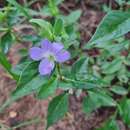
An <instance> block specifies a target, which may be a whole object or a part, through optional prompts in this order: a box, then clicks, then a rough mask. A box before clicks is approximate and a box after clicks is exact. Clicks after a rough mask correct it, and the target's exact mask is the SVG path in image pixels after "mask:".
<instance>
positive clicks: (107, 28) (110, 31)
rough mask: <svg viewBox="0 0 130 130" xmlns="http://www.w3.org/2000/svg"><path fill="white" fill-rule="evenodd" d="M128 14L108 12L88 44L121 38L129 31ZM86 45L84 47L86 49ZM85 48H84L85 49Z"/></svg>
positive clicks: (129, 21)
mask: <svg viewBox="0 0 130 130" xmlns="http://www.w3.org/2000/svg"><path fill="white" fill-rule="evenodd" d="M129 23H130V13H129V12H122V11H111V12H109V13H108V14H107V15H106V16H105V17H104V18H103V20H102V21H101V23H100V24H99V26H98V28H97V30H96V32H95V34H94V35H93V37H92V38H91V39H90V41H89V44H90V45H93V44H100V43H105V42H107V41H109V40H113V39H116V38H118V37H121V36H123V35H124V34H126V33H128V32H129V31H130V26H129ZM87 46H88V45H86V47H87ZM86 47H85V48H86Z"/></svg>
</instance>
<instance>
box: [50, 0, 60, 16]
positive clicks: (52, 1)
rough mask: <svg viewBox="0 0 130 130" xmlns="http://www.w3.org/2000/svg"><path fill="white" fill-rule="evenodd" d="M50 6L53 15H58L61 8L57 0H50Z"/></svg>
mask: <svg viewBox="0 0 130 130" xmlns="http://www.w3.org/2000/svg"><path fill="white" fill-rule="evenodd" d="M48 6H49V9H50V12H51V14H52V15H53V16H57V15H58V14H59V9H58V7H57V4H56V2H55V0H48Z"/></svg>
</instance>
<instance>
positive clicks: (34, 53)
mask: <svg viewBox="0 0 130 130" xmlns="http://www.w3.org/2000/svg"><path fill="white" fill-rule="evenodd" d="M29 55H30V57H31V59H33V60H36V61H38V60H41V59H42V49H41V48H39V47H32V48H30V50H29Z"/></svg>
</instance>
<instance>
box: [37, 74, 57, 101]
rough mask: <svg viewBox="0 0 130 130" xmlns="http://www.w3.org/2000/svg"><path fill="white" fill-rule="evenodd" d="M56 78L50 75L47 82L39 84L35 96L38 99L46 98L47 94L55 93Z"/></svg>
mask: <svg viewBox="0 0 130 130" xmlns="http://www.w3.org/2000/svg"><path fill="white" fill-rule="evenodd" d="M57 83H58V81H57V78H56V77H52V78H51V79H50V80H49V82H47V83H46V84H44V85H43V86H41V88H40V90H39V92H38V95H37V97H38V98H39V99H46V98H47V97H48V96H51V95H53V94H54V93H55V90H56V89H57Z"/></svg>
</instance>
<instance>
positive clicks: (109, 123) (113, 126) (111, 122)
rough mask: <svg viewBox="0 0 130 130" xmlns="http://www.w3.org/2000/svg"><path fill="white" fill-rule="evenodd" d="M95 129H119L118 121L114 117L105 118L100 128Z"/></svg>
mask: <svg viewBox="0 0 130 130" xmlns="http://www.w3.org/2000/svg"><path fill="white" fill-rule="evenodd" d="M96 130H120V128H119V126H118V123H117V121H116V120H115V119H109V120H107V121H106V122H105V123H104V125H103V126H102V127H101V128H98V129H96Z"/></svg>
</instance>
